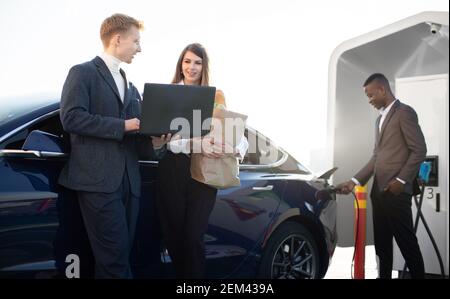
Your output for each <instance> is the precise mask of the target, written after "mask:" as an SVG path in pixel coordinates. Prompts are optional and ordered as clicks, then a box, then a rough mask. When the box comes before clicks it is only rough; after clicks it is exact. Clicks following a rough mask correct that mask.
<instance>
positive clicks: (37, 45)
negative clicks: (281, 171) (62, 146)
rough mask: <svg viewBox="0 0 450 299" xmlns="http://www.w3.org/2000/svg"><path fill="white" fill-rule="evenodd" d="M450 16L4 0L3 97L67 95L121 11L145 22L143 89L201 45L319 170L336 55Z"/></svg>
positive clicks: (224, 76)
mask: <svg viewBox="0 0 450 299" xmlns="http://www.w3.org/2000/svg"><path fill="white" fill-rule="evenodd" d="M448 10H449V5H448V2H447V0H395V1H393V0H377V1H368V0H339V1H332V0H328V1H325V0H322V1H320V0H316V1H300V0H299V1H294V0H292V1H289V0H276V1H275V0H272V1H262V0H255V1H249V0H223V1H221V0H191V1H183V0H179V1H178V0H165V1H161V0H158V1H156V0H142V1H140V0H128V1H123V0H121V1H118V0H101V1H97V0H89V1H87V0H73V1H72V0H39V1H36V0H29V1H25V0H0V36H1V42H0V55H1V56H0V57H1V58H2V64H1V65H2V67H1V71H0V82H1V83H0V86H1V89H0V98H3V99H4V98H11V96H14V95H18V94H30V95H33V94H38V93H49V94H54V95H55V96H59V94H60V92H61V88H62V84H63V82H64V80H65V78H66V75H67V72H68V70H69V68H70V67H71V66H72V65H74V64H77V63H81V62H84V61H87V60H90V59H92V58H93V57H94V56H95V55H97V54H100V53H101V51H102V46H101V42H100V39H99V28H100V24H101V22H102V21H103V19H105V18H106V17H108V16H110V15H111V14H113V13H116V12H121V13H125V14H129V15H131V16H133V17H135V18H137V19H139V20H143V21H144V24H145V30H144V31H143V32H142V33H141V44H142V53H140V54H138V55H137V56H136V58H135V60H134V62H133V64H131V65H123V68H124V70H125V71H126V72H127V77H128V78H129V79H130V81H132V82H133V83H135V85H136V86H137V87H138V88H139V89H140V90H141V92H142V88H143V85H144V83H145V82H158V83H169V82H170V80H171V78H172V76H173V72H174V69H175V65H176V61H177V59H178V55H179V53H180V52H181V50H182V49H183V48H184V47H185V46H186V45H187V44H188V43H192V42H200V43H202V44H203V45H204V46H205V47H206V49H207V51H208V53H209V55H210V60H211V66H210V70H211V77H212V85H214V86H216V87H218V88H220V89H222V90H223V91H224V93H225V96H226V99H227V103H228V106H229V108H230V109H232V110H235V111H238V112H241V113H244V114H248V115H249V124H250V125H251V126H253V127H254V128H256V129H258V130H260V131H261V132H262V133H264V134H266V135H267V136H269V137H270V138H272V139H273V140H275V142H276V143H277V144H279V145H281V146H282V147H284V148H285V149H286V150H288V151H289V152H290V153H292V154H293V155H294V156H295V157H296V158H298V159H299V160H300V161H301V162H303V163H305V164H306V165H307V166H311V168H312V169H313V170H315V171H317V170H319V169H314V162H313V161H310V153H311V151H316V150H321V149H324V147H325V142H326V102H327V89H328V63H329V59H330V56H331V54H332V52H333V50H334V49H335V48H336V47H337V46H338V45H339V44H340V43H342V42H344V41H346V40H348V39H351V38H354V37H357V36H359V35H362V34H365V33H367V32H370V31H373V30H376V29H378V28H381V27H383V26H386V25H389V24H391V23H394V22H397V21H400V20H402V19H405V18H407V17H410V16H412V15H415V14H418V13H420V12H423V11H448ZM364 79H365V78H361V80H362V81H363V80H364ZM1 101H2V100H0V109H1Z"/></svg>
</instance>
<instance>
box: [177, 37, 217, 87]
mask: <svg viewBox="0 0 450 299" xmlns="http://www.w3.org/2000/svg"><path fill="white" fill-rule="evenodd" d="M187 51H191V52H192V53H194V54H195V55H197V56H198V57H200V58H201V59H202V76H201V79H200V85H203V86H209V58H208V54H207V53H206V50H205V48H204V47H203V46H202V45H201V44H198V43H194V44H190V45H187V46H186V48H184V50H183V51H182V52H181V55H180V57H179V58H178V62H177V67H176V69H175V75H174V76H173V79H172V83H179V82H181V80H183V79H184V75H183V70H182V69H181V67H182V65H183V59H184V55H185V54H186V52H187Z"/></svg>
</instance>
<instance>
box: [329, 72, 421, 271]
mask: <svg viewBox="0 0 450 299" xmlns="http://www.w3.org/2000/svg"><path fill="white" fill-rule="evenodd" d="M364 91H365V93H366V95H367V97H368V98H369V103H370V104H371V105H373V106H374V107H375V108H376V109H378V110H380V113H381V115H380V116H379V117H378V118H377V120H376V126H375V129H376V142H375V149H374V151H373V155H372V158H371V159H370V160H369V162H368V163H367V164H366V165H365V166H364V167H363V168H362V169H361V170H360V171H359V172H358V173H357V174H356V175H355V176H354V177H353V178H352V179H351V180H349V181H347V182H344V183H341V184H339V185H338V186H337V189H338V192H339V193H342V194H348V193H350V192H351V191H352V190H353V188H354V187H355V185H359V184H361V185H365V184H366V183H367V181H368V180H369V179H370V178H371V177H372V175H374V182H373V187H372V191H371V200H372V206H373V226H374V238H375V251H376V254H377V256H378V258H379V261H380V265H379V266H380V268H379V277H380V278H387V279H389V278H391V274H392V262H393V247H392V238H393V237H394V238H395V240H396V242H397V244H398V246H399V248H400V251H401V253H402V255H403V257H404V259H405V261H406V265H407V266H408V268H409V271H410V273H411V277H412V278H424V276H425V270H424V262H423V258H422V254H421V252H420V248H419V244H418V242H417V237H416V235H415V233H414V230H413V225H412V212H411V196H412V195H413V194H416V192H415V190H414V189H417V182H416V176H417V173H418V171H419V167H420V164H421V163H422V162H423V161H424V159H425V154H426V152H427V147H426V144H425V139H424V136H423V133H422V130H421V129H420V126H419V123H418V118H417V114H416V112H415V111H414V109H413V108H411V107H410V106H408V105H405V104H403V103H401V102H400V101H399V100H397V99H396V98H395V97H394V95H393V93H392V91H391V88H390V86H389V81H388V80H387V78H386V77H385V76H384V75H383V74H379V73H377V74H373V75H371V76H370V77H369V78H368V79H367V80H366V81H365V83H364ZM414 187H416V188H414Z"/></svg>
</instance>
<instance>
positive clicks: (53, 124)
mask: <svg viewBox="0 0 450 299" xmlns="http://www.w3.org/2000/svg"><path fill="white" fill-rule="evenodd" d="M34 130H40V131H43V132H47V133H50V134H53V135H56V136H60V137H65V134H64V130H63V128H62V125H61V121H60V119H59V114H58V113H55V114H54V115H52V116H49V117H47V118H45V119H43V120H41V121H39V122H37V123H35V124H33V125H31V126H29V127H27V128H24V129H23V130H21V131H19V132H17V133H16V134H14V135H13V136H11V137H10V138H8V139H6V140H5V141H3V142H2V143H1V144H0V149H21V148H22V146H23V144H24V142H25V139H26V138H27V136H28V134H29V133H30V132H32V131H34Z"/></svg>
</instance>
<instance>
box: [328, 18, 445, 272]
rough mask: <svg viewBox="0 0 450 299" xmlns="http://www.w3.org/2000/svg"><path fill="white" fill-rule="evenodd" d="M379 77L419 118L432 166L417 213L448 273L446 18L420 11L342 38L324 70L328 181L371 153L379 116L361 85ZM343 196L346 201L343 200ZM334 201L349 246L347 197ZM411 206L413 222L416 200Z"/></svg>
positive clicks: (432, 266)
mask: <svg viewBox="0 0 450 299" xmlns="http://www.w3.org/2000/svg"><path fill="white" fill-rule="evenodd" d="M378 72H379V73H383V74H385V75H386V76H387V78H388V79H389V80H391V82H390V84H391V87H392V89H393V91H394V93H395V96H396V98H398V99H400V100H401V101H402V102H403V103H405V104H408V105H410V106H412V107H413V108H414V109H415V110H416V112H417V115H418V117H419V124H420V126H421V128H422V130H423V133H424V135H425V140H426V143H427V149H428V150H427V161H430V162H431V165H432V167H431V168H432V169H431V174H430V181H429V182H428V185H427V186H426V189H425V193H424V200H423V205H422V213H423V215H424V216H425V218H426V221H427V223H428V225H429V227H430V230H431V231H432V234H433V236H434V239H435V240H436V243H437V247H438V248H439V251H440V254H441V256H442V259H443V262H444V267H445V274H446V275H448V263H449V246H448V242H449V238H448V236H449V219H448V218H449V217H448V206H449V199H448V197H449V194H450V193H449V169H448V163H449V160H448V156H449V149H448V143H449V140H448V134H449V128H448V126H449V116H448V109H449V107H448V102H449V97H448V84H449V81H448V72H449V13H448V12H423V13H420V14H417V15H414V16H412V17H409V18H407V19H404V20H401V21H399V22H396V23H394V24H391V25H388V26H386V27H383V28H380V29H378V30H375V31H372V32H369V33H367V34H365V35H362V36H359V37H356V38H353V39H351V40H348V41H346V42H344V43H342V44H341V45H339V46H338V47H337V48H336V49H335V51H334V52H333V54H332V56H331V59H330V65H329V91H328V112H327V113H328V114H327V141H328V144H327V149H328V152H327V161H328V163H329V165H330V167H331V166H337V167H339V171H338V172H336V174H335V175H334V178H333V183H339V182H343V181H346V180H348V179H350V178H351V177H352V176H353V175H354V174H355V173H356V172H357V171H358V170H359V169H360V168H361V167H362V166H363V165H365V163H367V161H368V160H369V158H370V156H371V154H372V151H373V146H374V142H375V129H374V126H375V120H376V118H377V116H378V111H376V110H375V109H374V108H373V107H372V106H370V105H369V104H368V100H367V98H366V96H365V94H364V91H363V87H362V85H363V82H364V80H365V79H366V78H367V77H368V76H369V75H371V74H372V73H378ZM370 188H371V181H370V182H369V184H368V190H370ZM346 197H348V200H344V198H346ZM339 198H340V199H341V200H338V203H337V204H338V216H337V228H338V245H339V246H342V247H347V246H353V245H354V238H353V200H352V198H351V195H348V196H343V195H339V196H338V199H339ZM412 206H413V217H414V218H415V214H416V209H415V205H414V201H413V204H412ZM371 209H372V207H371V203H370V200H368V201H367V211H368V212H367V234H366V235H367V244H373V225H372V212H371ZM417 236H418V239H419V245H420V248H421V250H422V254H423V257H424V261H425V271H426V273H429V274H440V273H441V271H440V267H439V264H438V259H437V257H436V253H435V250H434V248H433V247H432V246H431V241H430V238H429V237H428V235H427V234H426V233H425V230H424V228H423V225H422V223H420V224H419V228H418V231H417ZM394 244H395V242H394ZM403 266H404V261H403V258H402V256H401V254H400V252H399V250H398V248H397V247H396V244H395V245H394V270H400V271H401V270H403Z"/></svg>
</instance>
